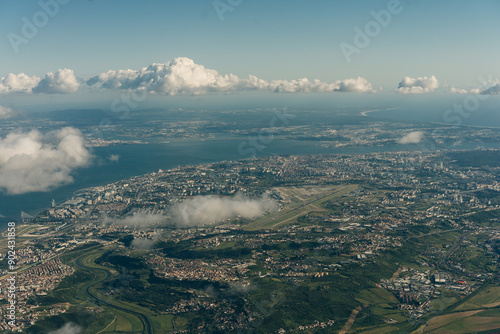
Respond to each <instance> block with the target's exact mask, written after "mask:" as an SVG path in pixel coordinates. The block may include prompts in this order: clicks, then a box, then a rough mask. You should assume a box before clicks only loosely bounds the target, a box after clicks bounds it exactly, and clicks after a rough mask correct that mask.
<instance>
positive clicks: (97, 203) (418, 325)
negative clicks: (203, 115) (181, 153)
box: [0, 150, 500, 333]
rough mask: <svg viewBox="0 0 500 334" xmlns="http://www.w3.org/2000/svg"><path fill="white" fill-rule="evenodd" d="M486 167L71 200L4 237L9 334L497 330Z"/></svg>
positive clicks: (370, 166) (305, 165)
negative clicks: (9, 262) (9, 282)
mask: <svg viewBox="0 0 500 334" xmlns="http://www.w3.org/2000/svg"><path fill="white" fill-rule="evenodd" d="M499 159H500V151H498V150H462V151H447V150H442V151H432V152H430V151H429V152H390V153H370V154H357V155H347V154H336V155H306V156H273V157H257V158H249V159H244V160H239V161H223V162H217V163H211V164H202V165H197V166H183V167H178V168H174V169H171V170H166V171H164V170H158V171H157V172H155V173H151V174H147V175H144V176H138V177H133V178H130V179H127V180H122V181H119V182H116V183H112V184H108V185H104V186H98V187H92V188H88V189H83V190H81V191H79V192H77V193H76V194H75V196H74V197H73V198H71V199H68V200H66V201H65V202H63V203H52V207H50V208H48V209H47V210H46V211H44V212H42V213H40V214H39V215H38V216H36V217H34V218H29V219H25V222H23V223H19V224H17V226H16V229H17V249H16V255H17V264H16V265H17V269H16V270H17V277H16V286H17V291H16V298H17V300H16V302H17V326H18V327H17V328H16V329H18V330H19V331H23V332H27V333H46V332H47V331H50V330H54V329H57V328H59V327H60V326H62V325H64V324H68V323H69V324H70V325H71V326H74V328H77V329H78V330H79V331H81V333H97V332H99V333H108V332H109V333H112V332H113V333H115V332H120V331H121V332H127V333H141V332H145V333H153V332H154V333H169V332H170V333H212V332H213V333H231V332H234V333H236V332H242V331H243V332H255V333H361V332H366V333H403V332H407V333H410V332H413V331H416V333H417V331H418V332H419V333H421V332H425V333H427V332H429V333H448V332H449V333H452V332H455V333H467V332H469V331H468V328H471V326H474V328H475V331H481V330H482V331H485V332H486V331H488V330H494V329H498V326H499V325H498V324H499V323H500V311H499V307H500V276H499V272H498V258H499V255H500V229H499V225H498V221H499V217H500V215H499V213H500V182H499V181H498V180H500V178H499V176H500V168H499V167H498V163H497V162H498V161H499ZM3 241H4V240H2V242H3ZM0 253H1V254H0V258H4V257H5V258H6V257H7V245H6V243H5V244H4V243H2V247H1V249H0ZM5 260H6V259H3V260H2V261H1V262H2V266H4V265H6V261H5ZM1 270H2V275H3V278H2V280H3V281H4V282H5V280H6V279H7V278H8V276H9V275H7V273H8V272H9V271H11V270H9V269H8V268H6V267H5V266H4V267H2V269H1ZM4 282H2V285H1V287H0V303H3V304H5V303H7V302H6V300H7V294H8V290H7V289H6V288H5V287H6V283H5V284H4ZM1 312H3V313H4V314H3V315H2V322H1V323H0V328H1V329H2V330H5V331H6V332H8V330H9V329H10V327H9V325H8V324H7V321H8V319H7V317H6V312H7V311H6V309H5V308H2V311H1Z"/></svg>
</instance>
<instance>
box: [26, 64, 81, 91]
mask: <svg viewBox="0 0 500 334" xmlns="http://www.w3.org/2000/svg"><path fill="white" fill-rule="evenodd" d="M79 86H80V84H79V83H78V81H77V80H76V77H75V74H74V73H73V70H70V69H67V68H65V69H59V70H57V71H56V73H52V72H49V73H47V74H46V75H45V78H43V79H42V80H41V81H40V82H39V83H38V85H37V86H36V87H34V88H33V93H44V94H67V93H74V92H76V91H77V90H78V87H79Z"/></svg>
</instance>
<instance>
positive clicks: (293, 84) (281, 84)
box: [268, 77, 376, 93]
mask: <svg viewBox="0 0 500 334" xmlns="http://www.w3.org/2000/svg"><path fill="white" fill-rule="evenodd" d="M268 87H269V88H270V90H272V91H274V92H278V93H298V92H304V93H310V92H314V93H325V92H326V93H329V92H357V93H375V92H376V90H375V89H373V86H372V84H371V83H370V82H368V80H366V79H365V78H362V77H357V78H353V79H345V80H337V81H335V82H333V83H325V82H321V81H319V80H314V81H309V79H307V78H303V79H299V80H291V81H287V80H275V81H271V82H270V83H269V85H268Z"/></svg>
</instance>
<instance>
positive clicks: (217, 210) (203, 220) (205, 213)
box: [172, 195, 277, 226]
mask: <svg viewBox="0 0 500 334" xmlns="http://www.w3.org/2000/svg"><path fill="white" fill-rule="evenodd" d="M276 209H277V204H276V202H275V201H273V200H271V199H270V198H268V197H263V198H260V199H251V198H248V197H246V196H243V195H236V196H234V197H217V196H197V197H194V198H192V199H187V200H185V201H183V202H182V203H180V204H178V205H176V206H175V207H174V208H173V210H172V216H173V217H174V219H175V221H176V223H177V224H178V225H180V226H198V225H211V224H218V223H221V222H223V221H224V220H226V219H229V218H236V217H242V218H247V219H252V218H256V217H259V216H262V215H264V214H265V213H266V212H270V211H274V210H276Z"/></svg>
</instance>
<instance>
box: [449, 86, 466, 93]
mask: <svg viewBox="0 0 500 334" xmlns="http://www.w3.org/2000/svg"><path fill="white" fill-rule="evenodd" d="M450 93H452V94H468V93H469V91H468V90H467V89H463V88H455V87H451V88H450Z"/></svg>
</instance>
